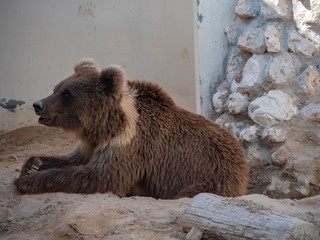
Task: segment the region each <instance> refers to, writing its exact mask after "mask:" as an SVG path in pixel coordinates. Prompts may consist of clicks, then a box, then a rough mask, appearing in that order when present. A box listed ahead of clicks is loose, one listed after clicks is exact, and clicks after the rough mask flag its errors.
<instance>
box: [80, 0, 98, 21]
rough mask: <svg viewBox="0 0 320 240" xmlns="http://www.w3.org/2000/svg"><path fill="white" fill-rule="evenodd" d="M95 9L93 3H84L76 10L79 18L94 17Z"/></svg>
mask: <svg viewBox="0 0 320 240" xmlns="http://www.w3.org/2000/svg"><path fill="white" fill-rule="evenodd" d="M95 8H96V4H95V3H93V2H85V3H84V4H82V5H80V6H79V8H78V13H79V15H80V16H91V17H95V14H94V10H95Z"/></svg>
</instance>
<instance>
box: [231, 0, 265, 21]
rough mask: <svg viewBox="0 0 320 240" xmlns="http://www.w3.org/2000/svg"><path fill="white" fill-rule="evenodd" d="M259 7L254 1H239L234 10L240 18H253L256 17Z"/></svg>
mask: <svg viewBox="0 0 320 240" xmlns="http://www.w3.org/2000/svg"><path fill="white" fill-rule="evenodd" d="M259 10H260V5H259V2H258V1H255V0H239V1H238V4H237V6H236V8H235V13H236V14H237V15H238V16H239V17H240V18H253V17H256V16H258V13H259Z"/></svg>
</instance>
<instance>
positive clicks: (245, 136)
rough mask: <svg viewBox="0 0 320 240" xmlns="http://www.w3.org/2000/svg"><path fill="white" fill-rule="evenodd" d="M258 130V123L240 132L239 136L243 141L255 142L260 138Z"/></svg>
mask: <svg viewBox="0 0 320 240" xmlns="http://www.w3.org/2000/svg"><path fill="white" fill-rule="evenodd" d="M258 131H259V128H258V127H257V126H256V125H252V126H250V127H247V128H245V129H244V130H242V131H241V132H240V134H239V138H240V139H241V140H242V141H246V142H253V141H254V140H256V139H257V138H258Z"/></svg>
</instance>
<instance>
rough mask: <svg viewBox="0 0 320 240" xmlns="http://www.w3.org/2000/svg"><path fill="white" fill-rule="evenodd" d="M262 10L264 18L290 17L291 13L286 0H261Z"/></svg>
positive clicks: (284, 18)
mask: <svg viewBox="0 0 320 240" xmlns="http://www.w3.org/2000/svg"><path fill="white" fill-rule="evenodd" d="M260 12H261V16H262V18H263V20H269V19H283V20H286V19H290V17H291V13H290V9H289V5H288V2H287V1H286V0H261V6H260Z"/></svg>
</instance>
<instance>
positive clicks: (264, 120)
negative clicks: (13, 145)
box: [248, 90, 298, 126]
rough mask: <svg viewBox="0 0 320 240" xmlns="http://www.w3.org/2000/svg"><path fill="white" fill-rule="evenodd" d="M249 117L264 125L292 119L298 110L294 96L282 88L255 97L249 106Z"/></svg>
mask: <svg viewBox="0 0 320 240" xmlns="http://www.w3.org/2000/svg"><path fill="white" fill-rule="evenodd" d="M248 109H249V117H250V118H251V119H252V120H253V121H254V122H255V123H258V124H261V125H263V126H272V125H274V124H276V123H279V122H283V121H287V120H290V119H291V117H292V116H294V115H296V114H297V112H298V109H297V106H296V105H295V101H294V99H293V97H291V96H290V95H289V94H286V93H284V92H282V91H280V90H272V91H270V92H269V93H268V94H266V95H265V96H262V97H260V98H257V99H255V100H254V101H252V102H251V103H250V105H249V107H248Z"/></svg>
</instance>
